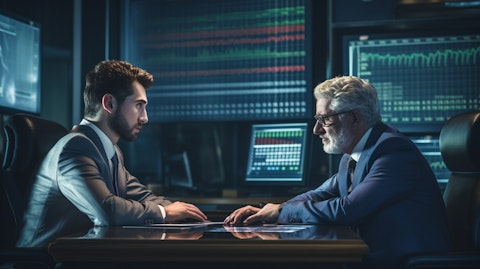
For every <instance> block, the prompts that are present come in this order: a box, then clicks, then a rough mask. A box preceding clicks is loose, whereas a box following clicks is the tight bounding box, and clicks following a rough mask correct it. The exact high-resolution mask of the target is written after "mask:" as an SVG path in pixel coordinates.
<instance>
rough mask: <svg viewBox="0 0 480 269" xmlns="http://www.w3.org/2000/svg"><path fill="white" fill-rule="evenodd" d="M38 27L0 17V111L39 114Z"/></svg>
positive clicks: (4, 16) (30, 23) (0, 15)
mask: <svg viewBox="0 0 480 269" xmlns="http://www.w3.org/2000/svg"><path fill="white" fill-rule="evenodd" d="M40 83H41V82H40V26H39V25H38V24H36V23H34V22H30V21H26V20H19V19H18V18H17V17H11V16H10V15H9V16H6V15H4V14H0V112H1V113H5V114H8V113H14V112H27V113H32V114H38V113H40V97H41V96H40V89H41V85H40Z"/></svg>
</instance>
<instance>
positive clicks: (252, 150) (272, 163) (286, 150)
mask: <svg viewBox="0 0 480 269" xmlns="http://www.w3.org/2000/svg"><path fill="white" fill-rule="evenodd" d="M307 127H308V124H307V123H271V124H254V125H253V126H252V131H251V141H250V147H249V155H248V163H247V171H246V177H245V183H246V184H247V185H257V186H271V187H275V186H285V185H290V186H300V185H304V183H305V178H304V175H305V173H304V171H305V168H304V161H305V152H306V142H307Z"/></svg>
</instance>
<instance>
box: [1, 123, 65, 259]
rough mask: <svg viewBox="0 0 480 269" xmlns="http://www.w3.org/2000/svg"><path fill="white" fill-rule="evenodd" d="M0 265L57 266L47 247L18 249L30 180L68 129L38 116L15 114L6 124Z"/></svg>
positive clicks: (2, 180) (2, 179)
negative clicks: (16, 245)
mask: <svg viewBox="0 0 480 269" xmlns="http://www.w3.org/2000/svg"><path fill="white" fill-rule="evenodd" d="M3 131H4V146H5V152H4V158H3V163H2V170H1V185H0V186H1V195H0V198H1V199H2V201H1V202H2V207H1V209H2V212H1V213H2V214H1V222H2V224H1V231H0V233H1V246H0V247H1V248H0V268H4V267H5V268H7V267H11V268H54V261H53V259H52V258H51V256H50V255H48V252H47V250H46V249H36V248H16V247H15V242H16V239H17V236H18V232H19V228H20V227H21V223H22V217H23V212H24V210H25V208H26V205H27V197H28V194H29V191H30V187H31V183H32V181H33V179H34V177H35V175H36V172H37V170H38V168H39V165H40V163H41V161H42V160H43V158H44V157H45V155H46V154H47V152H48V151H49V150H50V149H51V148H52V146H53V145H54V144H55V143H56V142H57V141H58V139H60V138H61V137H62V136H64V135H65V134H67V133H68V130H67V129H66V128H65V127H63V126H62V125H60V124H58V123H55V122H52V121H49V120H46V119H42V118H40V117H37V116H32V115H26V114H16V115H13V116H11V117H9V118H8V119H7V120H6V122H5V124H4V127H3Z"/></svg>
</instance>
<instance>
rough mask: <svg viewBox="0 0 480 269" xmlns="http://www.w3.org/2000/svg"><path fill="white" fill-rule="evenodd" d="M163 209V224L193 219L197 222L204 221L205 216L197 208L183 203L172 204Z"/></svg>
mask: <svg viewBox="0 0 480 269" xmlns="http://www.w3.org/2000/svg"><path fill="white" fill-rule="evenodd" d="M164 208H165V213H166V216H165V222H166V223H172V222H177V221H181V220H184V219H194V220H198V221H206V220H207V216H206V215H205V214H204V213H203V212H202V211H201V210H200V209H198V207H196V206H194V205H192V204H188V203H184V202H174V203H172V204H169V205H167V206H164Z"/></svg>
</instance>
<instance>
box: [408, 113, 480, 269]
mask: <svg viewBox="0 0 480 269" xmlns="http://www.w3.org/2000/svg"><path fill="white" fill-rule="evenodd" d="M440 151H441V154H442V158H443V160H444V162H445V164H446V166H447V168H448V169H449V170H450V171H451V175H450V178H449V180H448V183H447V186H446V189H445V192H444V194H443V199H444V202H445V207H446V208H447V217H448V225H449V229H450V234H451V237H452V243H453V250H452V251H451V252H449V253H435V254H424V255H422V254H420V255H417V254H416V255H412V256H411V257H409V258H408V259H407V261H406V263H405V268H408V269H420V268H422V269H423V268H480V111H472V112H467V113H462V114H459V115H455V116H453V117H452V118H451V119H450V120H448V121H447V123H446V124H445V125H444V126H443V128H442V130H441V132H440ZM412 228H413V227H412Z"/></svg>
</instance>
